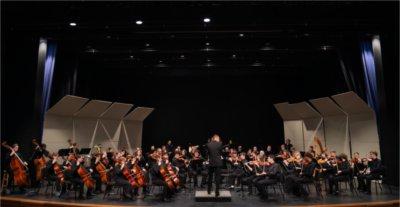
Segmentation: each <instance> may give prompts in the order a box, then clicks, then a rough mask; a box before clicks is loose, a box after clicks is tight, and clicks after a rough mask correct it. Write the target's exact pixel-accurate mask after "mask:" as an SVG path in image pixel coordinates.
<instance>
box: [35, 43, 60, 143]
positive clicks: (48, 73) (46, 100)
mask: <svg viewBox="0 0 400 207" xmlns="http://www.w3.org/2000/svg"><path fill="white" fill-rule="evenodd" d="M40 50H42V51H45V52H46V55H45V59H44V68H43V88H42V106H41V110H42V111H41V117H40V118H41V122H42V123H41V124H42V127H41V128H42V131H41V136H42V135H43V122H44V116H45V113H46V111H47V110H48V109H49V104H50V95H51V86H52V83H53V73H54V64H55V62H56V51H57V45H56V44H55V43H54V42H52V41H48V40H46V39H40V45H39V52H40ZM38 61H42V60H38Z"/></svg>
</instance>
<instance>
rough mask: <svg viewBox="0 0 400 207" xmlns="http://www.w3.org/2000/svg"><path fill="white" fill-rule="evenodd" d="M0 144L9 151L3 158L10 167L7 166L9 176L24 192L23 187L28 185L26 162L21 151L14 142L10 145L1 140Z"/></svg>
mask: <svg viewBox="0 0 400 207" xmlns="http://www.w3.org/2000/svg"><path fill="white" fill-rule="evenodd" d="M2 145H3V146H4V147H6V148H8V149H9V150H10V151H11V152H10V153H9V154H7V156H6V159H5V160H6V162H7V163H10V165H9V166H10V168H8V173H9V175H10V178H13V182H14V185H16V186H18V187H19V190H20V192H21V193H25V188H26V187H27V186H28V185H29V178H28V175H27V173H28V172H27V171H28V167H27V166H28V163H27V162H26V161H24V160H23V158H22V156H21V153H19V145H18V144H16V143H15V144H13V145H12V147H10V146H8V145H7V144H6V143H5V142H3V143H2Z"/></svg>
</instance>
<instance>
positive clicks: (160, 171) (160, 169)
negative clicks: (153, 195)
mask: <svg viewBox="0 0 400 207" xmlns="http://www.w3.org/2000/svg"><path fill="white" fill-rule="evenodd" d="M161 152H162V150H161V149H160V148H158V149H157V150H156V151H154V153H153V154H152V155H151V156H150V157H152V159H154V160H155V163H154V164H152V165H151V168H150V175H151V179H152V183H153V185H156V186H163V192H162V194H161V200H162V201H168V200H170V199H171V198H172V195H173V190H174V184H173V181H172V180H171V178H170V176H169V175H168V173H167V172H166V165H167V164H168V163H167V160H163V155H162V153H161ZM166 157H168V154H166Z"/></svg>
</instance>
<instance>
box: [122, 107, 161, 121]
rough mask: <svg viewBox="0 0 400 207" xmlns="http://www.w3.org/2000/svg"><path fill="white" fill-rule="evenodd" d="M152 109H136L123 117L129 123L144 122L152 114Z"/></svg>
mask: <svg viewBox="0 0 400 207" xmlns="http://www.w3.org/2000/svg"><path fill="white" fill-rule="evenodd" d="M153 110H154V108H147V107H137V108H135V109H134V110H133V111H131V112H130V113H129V114H128V115H126V116H125V117H124V119H125V120H129V121H144V119H146V117H147V116H149V115H150V114H151V112H153Z"/></svg>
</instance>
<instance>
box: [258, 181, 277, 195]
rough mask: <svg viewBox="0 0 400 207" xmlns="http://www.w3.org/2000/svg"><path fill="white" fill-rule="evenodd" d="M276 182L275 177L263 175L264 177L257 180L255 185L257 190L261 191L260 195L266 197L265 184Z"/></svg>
mask: <svg viewBox="0 0 400 207" xmlns="http://www.w3.org/2000/svg"><path fill="white" fill-rule="evenodd" d="M276 182H277V181H276V179H273V178H270V177H264V179H260V180H258V181H257V182H256V183H255V185H256V187H257V190H258V191H259V192H260V193H261V196H262V197H265V198H268V192H267V186H268V185H272V184H275V183H276Z"/></svg>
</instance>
